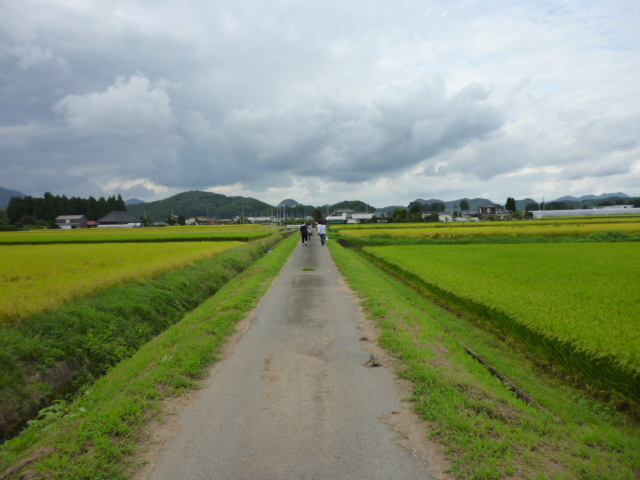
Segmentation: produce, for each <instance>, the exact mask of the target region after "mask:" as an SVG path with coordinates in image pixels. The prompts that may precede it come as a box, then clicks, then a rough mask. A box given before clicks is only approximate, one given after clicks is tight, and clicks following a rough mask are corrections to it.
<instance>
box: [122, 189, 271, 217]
mask: <svg viewBox="0 0 640 480" xmlns="http://www.w3.org/2000/svg"><path fill="white" fill-rule="evenodd" d="M127 211H128V212H129V213H131V214H132V215H135V216H136V217H141V216H142V215H146V216H147V217H152V218H154V219H155V220H157V221H162V220H164V219H165V218H167V216H168V215H171V214H172V213H173V214H175V215H184V216H185V217H186V218H190V217H197V216H207V217H208V218H215V219H217V220H220V219H225V218H235V217H239V216H240V215H242V214H244V216H245V217H260V216H269V215H271V214H272V213H273V214H274V215H275V209H274V207H273V206H272V205H269V204H267V203H264V202H261V201H260V200H256V199H255V198H249V197H227V196H226V195H222V194H220V193H211V192H200V191H193V192H184V193H179V194H177V195H174V196H173V197H169V198H165V199H164V200H158V201H157V202H149V203H141V204H138V205H127Z"/></svg>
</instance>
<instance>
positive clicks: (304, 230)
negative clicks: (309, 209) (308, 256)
mask: <svg viewBox="0 0 640 480" xmlns="http://www.w3.org/2000/svg"><path fill="white" fill-rule="evenodd" d="M300 237H301V239H300V241H301V242H302V246H303V247H306V246H307V240H309V227H308V226H307V223H306V222H302V225H300Z"/></svg>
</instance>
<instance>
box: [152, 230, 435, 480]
mask: <svg viewBox="0 0 640 480" xmlns="http://www.w3.org/2000/svg"><path fill="white" fill-rule="evenodd" d="M312 240H313V241H312V242H311V244H310V245H309V246H307V247H303V246H301V245H299V246H298V248H297V249H296V250H295V251H294V253H293V254H292V256H291V258H290V259H289V260H288V262H287V264H286V265H285V267H284V269H283V271H282V272H281V274H280V276H279V277H278V278H277V279H276V280H275V282H274V284H273V286H272V288H271V290H270V291H269V293H268V294H267V295H266V296H265V297H264V299H263V301H262V302H261V304H260V305H259V307H258V308H257V310H256V311H255V314H254V317H253V319H252V321H251V326H250V328H249V329H248V331H247V332H246V333H244V334H243V335H242V337H241V338H240V339H239V340H238V342H237V343H236V344H235V345H234V346H233V352H232V353H231V354H230V355H228V356H227V358H225V359H224V360H222V361H220V362H218V363H217V364H215V365H214V367H213V368H212V369H211V375H210V377H209V378H208V380H207V381H206V388H204V389H203V390H201V391H200V392H198V402H197V403H196V404H195V405H193V406H190V407H188V408H186V409H184V411H183V412H182V413H181V414H180V415H179V417H178V423H179V425H180V430H179V432H178V434H177V435H175V436H174V437H173V438H171V439H170V440H168V441H167V442H166V443H165V444H164V446H163V447H162V449H161V450H160V452H159V454H158V455H157V458H156V459H155V460H154V461H153V464H152V465H151V467H152V468H148V469H147V470H149V471H150V473H149V474H148V475H145V478H148V479H149V480H195V479H207V480H213V479H221V480H222V479H224V480H226V479H256V480H271V479H325V480H339V479H366V480H372V479H384V480H391V479H398V480H400V479H402V480H404V479H421V480H425V479H434V478H435V477H433V476H431V475H430V474H429V473H428V471H427V469H428V465H427V463H425V461H424V460H421V459H420V458H419V457H418V456H417V455H415V454H414V453H413V452H412V451H410V450H408V449H406V448H403V447H401V446H399V445H398V444H397V443H396V440H398V439H399V437H400V435H399V434H398V433H396V432H395V431H393V430H392V429H391V428H389V426H388V425H387V424H385V423H383V422H382V421H381V420H380V417H382V416H384V415H390V414H392V412H397V411H399V410H401V409H402V402H401V398H400V396H401V393H400V389H399V387H398V383H397V382H396V380H395V379H394V377H393V374H392V372H390V371H389V370H388V369H387V368H385V367H380V368H367V367H366V366H364V365H363V364H365V363H366V362H367V360H369V355H370V354H369V352H368V351H367V350H364V349H363V348H362V345H363V342H362V341H360V339H361V337H362V335H363V333H362V331H360V330H358V322H357V319H358V308H357V304H356V302H355V300H354V299H353V298H352V297H351V295H350V293H349V290H348V288H346V286H345V283H344V281H343V279H342V276H341V275H340V273H339V272H338V270H337V269H336V267H335V265H334V263H333V261H332V259H331V256H330V254H329V251H328V248H326V247H322V246H321V245H320V242H319V240H318V237H317V235H316V236H314V237H313V239H312ZM305 268H312V269H315V270H310V271H304V270H303V269H305Z"/></svg>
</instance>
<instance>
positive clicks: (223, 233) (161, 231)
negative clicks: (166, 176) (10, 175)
mask: <svg viewBox="0 0 640 480" xmlns="http://www.w3.org/2000/svg"><path fill="white" fill-rule="evenodd" d="M273 232H274V229H273V228H272V227H269V226H262V225H211V226H209V225H203V226H177V227H144V228H81V229H73V230H61V229H55V230H54V229H51V230H50V229H40V230H29V231H21V232H0V245H2V244H5V245H9V244H23V243H91V242H96V243H98V242H122V241H128V242H146V241H149V242H162V241H189V240H198V241H202V240H223V241H224V240H226V239H228V240H238V241H251V240H257V239H260V238H264V237H266V236H269V235H271V234H273Z"/></svg>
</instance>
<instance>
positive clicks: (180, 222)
mask: <svg viewBox="0 0 640 480" xmlns="http://www.w3.org/2000/svg"><path fill="white" fill-rule="evenodd" d="M185 223H187V219H186V218H185V216H184V215H182V214H180V215H178V225H184V224H185Z"/></svg>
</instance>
